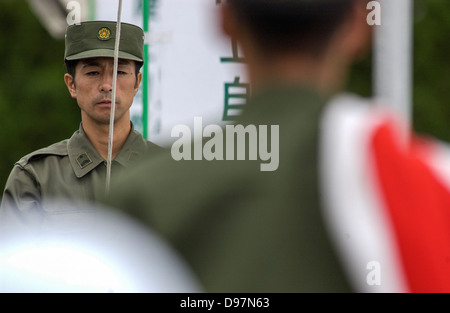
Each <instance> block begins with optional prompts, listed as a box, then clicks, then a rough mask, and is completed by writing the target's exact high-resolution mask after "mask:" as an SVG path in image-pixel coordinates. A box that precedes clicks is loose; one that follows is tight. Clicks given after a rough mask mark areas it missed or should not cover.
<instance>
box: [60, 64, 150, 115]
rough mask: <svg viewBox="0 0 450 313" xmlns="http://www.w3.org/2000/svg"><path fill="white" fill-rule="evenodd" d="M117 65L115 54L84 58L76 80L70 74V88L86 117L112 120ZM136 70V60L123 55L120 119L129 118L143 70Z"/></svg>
mask: <svg viewBox="0 0 450 313" xmlns="http://www.w3.org/2000/svg"><path fill="white" fill-rule="evenodd" d="M113 69H114V59H113V58H91V59H83V60H80V61H79V62H78V64H77V66H76V68H75V81H73V80H72V83H71V81H70V78H69V79H67V78H66V84H67V86H68V88H69V92H70V94H71V95H72V97H73V98H76V99H77V102H78V106H79V107H80V109H81V115H82V118H83V120H84V119H90V120H92V121H94V122H96V123H100V124H109V119H110V112H111V111H110V110H111V100H112V99H111V97H112V87H113ZM135 71H136V68H135V64H134V61H130V60H122V59H119V62H118V71H117V83H116V104H115V105H116V107H115V108H116V110H115V114H114V117H115V121H116V122H117V121H118V120H120V119H123V118H126V119H128V120H129V109H130V106H131V104H132V103H133V98H134V96H135V95H136V93H137V91H138V88H139V84H140V82H141V78H142V74H141V73H138V75H137V76H136V73H135ZM69 76H70V75H69ZM70 77H71V76H70Z"/></svg>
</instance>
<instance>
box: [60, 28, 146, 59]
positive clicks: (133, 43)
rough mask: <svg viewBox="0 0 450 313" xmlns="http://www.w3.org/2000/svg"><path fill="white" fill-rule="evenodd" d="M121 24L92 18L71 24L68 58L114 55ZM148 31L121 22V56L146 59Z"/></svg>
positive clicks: (67, 48) (65, 55)
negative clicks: (118, 27)
mask: <svg viewBox="0 0 450 313" xmlns="http://www.w3.org/2000/svg"><path fill="white" fill-rule="evenodd" d="M116 28H117V23H116V22H112V21H88V22H82V23H79V24H73V25H69V26H68V27H67V29H66V34H65V41H66V49H65V53H64V59H65V60H69V61H70V60H79V59H85V58H94V57H114V47H115V38H116ZM143 47H144V31H143V30H142V29H141V28H140V27H138V26H136V25H132V24H128V23H121V33H120V44H119V58H121V59H128V60H134V61H141V62H143V61H144V49H143Z"/></svg>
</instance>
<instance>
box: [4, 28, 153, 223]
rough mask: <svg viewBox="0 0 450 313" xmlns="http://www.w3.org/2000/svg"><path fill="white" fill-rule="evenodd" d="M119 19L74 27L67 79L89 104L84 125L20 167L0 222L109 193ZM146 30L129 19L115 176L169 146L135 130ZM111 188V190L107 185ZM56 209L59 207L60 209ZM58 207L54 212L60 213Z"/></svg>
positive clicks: (121, 65) (83, 108) (11, 181)
mask: <svg viewBox="0 0 450 313" xmlns="http://www.w3.org/2000/svg"><path fill="white" fill-rule="evenodd" d="M115 32H116V23H115V22H106V21H95V22H84V23H81V24H80V25H72V26H69V27H68V28H67V31H66V39H65V40H66V48H65V55H64V60H65V63H66V69H67V73H66V74H65V75H64V81H65V83H66V85H67V88H68V90H69V93H70V95H71V96H72V98H75V99H76V100H77V103H78V106H79V107H80V109H81V124H80V128H79V130H77V131H76V132H75V133H74V134H73V136H72V137H71V138H70V139H67V140H63V141H61V142H59V143H55V144H53V145H51V146H49V147H47V148H43V149H40V150H37V151H35V152H32V153H30V154H28V155H27V156H25V157H23V158H22V159H20V160H19V161H18V162H17V163H16V164H15V165H14V167H13V169H12V172H11V173H10V176H9V178H8V180H7V183H6V187H5V190H4V194H3V199H2V204H1V210H0V220H1V221H0V222H1V223H7V222H9V221H11V220H12V219H19V220H21V221H22V222H25V221H26V220H27V219H31V218H33V219H34V218H37V219H38V220H39V218H40V217H41V216H43V215H45V214H59V213H61V212H56V211H58V210H56V211H55V212H47V211H46V208H45V202H46V201H49V200H52V199H54V198H65V199H67V200H71V201H73V202H74V203H80V204H81V207H82V206H83V203H86V202H87V201H96V200H97V199H99V198H103V197H104V194H103V193H104V191H105V188H106V187H105V185H106V161H105V160H107V156H108V135H109V122H110V110H111V95H112V83H113V67H114V62H113V61H114V58H113V56H114V43H115ZM143 36H144V33H143V31H142V29H140V28H139V27H137V26H134V25H131V24H126V23H123V25H122V33H121V43H120V51H119V62H118V75H117V84H116V85H117V88H116V89H117V90H116V111H115V121H114V140H113V150H112V159H113V162H112V170H111V172H112V175H114V174H116V172H117V171H120V170H121V169H122V168H128V167H130V166H131V165H132V164H133V163H134V162H136V161H137V160H139V159H140V158H142V157H143V156H144V155H145V154H147V153H152V152H154V153H156V152H157V151H159V150H161V148H160V147H159V146H157V145H155V144H153V143H151V142H149V141H147V140H145V139H144V138H143V137H142V135H141V134H139V133H138V132H137V131H135V130H134V128H133V125H132V123H131V121H130V106H131V105H132V103H133V98H134V96H135V95H136V93H137V91H138V88H139V84H140V82H141V78H142V74H141V73H140V72H139V70H140V68H141V66H142V64H143V58H144V56H143V41H144V38H143ZM102 187H103V188H102ZM53 208H54V206H53ZM52 211H54V210H52Z"/></svg>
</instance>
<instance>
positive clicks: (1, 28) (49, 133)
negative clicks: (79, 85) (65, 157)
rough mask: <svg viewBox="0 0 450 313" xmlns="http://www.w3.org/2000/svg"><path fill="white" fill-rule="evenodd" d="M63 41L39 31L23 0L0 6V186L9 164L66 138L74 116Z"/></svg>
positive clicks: (76, 120)
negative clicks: (66, 81)
mask: <svg viewBox="0 0 450 313" xmlns="http://www.w3.org/2000/svg"><path fill="white" fill-rule="evenodd" d="M63 58H64V41H60V40H55V39H54V38H53V37H51V36H50V35H49V34H48V33H47V31H46V30H45V29H44V28H43V27H42V26H41V24H40V22H39V21H38V20H37V18H36V17H35V15H34V14H33V13H32V12H31V11H30V8H29V5H28V3H27V2H26V1H25V0H1V1H0V62H1V67H0V68H1V71H0V128H1V132H0V134H1V135H0V151H1V156H2V157H1V162H0V186H1V188H0V189H1V190H2V191H3V186H4V184H5V182H6V179H7V177H8V175H9V172H10V171H11V169H12V166H13V164H14V162H16V161H17V160H19V159H20V157H22V156H24V155H25V154H28V153H30V152H32V151H34V150H36V149H39V148H42V147H45V146H48V145H50V144H52V143H54V142H57V141H60V140H62V139H65V138H68V137H69V136H71V134H72V133H73V132H74V131H75V130H76V129H77V128H78V126H79V123H80V111H79V108H78V106H77V104H76V101H75V100H74V99H72V98H71V97H70V94H69V92H68V91H67V88H66V85H65V84H64V73H65V67H64V60H63Z"/></svg>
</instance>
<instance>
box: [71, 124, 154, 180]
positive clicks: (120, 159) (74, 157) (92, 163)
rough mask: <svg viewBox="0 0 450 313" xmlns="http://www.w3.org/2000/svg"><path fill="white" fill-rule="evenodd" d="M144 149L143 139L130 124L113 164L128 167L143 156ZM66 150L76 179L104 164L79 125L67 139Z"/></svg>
mask: <svg viewBox="0 0 450 313" xmlns="http://www.w3.org/2000/svg"><path fill="white" fill-rule="evenodd" d="M145 147H146V142H145V139H144V138H143V137H142V136H141V135H140V134H139V133H138V132H137V131H136V130H134V125H133V123H131V131H130V134H129V135H128V138H127V140H126V141H125V144H124V145H123V147H122V149H121V150H120V151H119V153H118V154H117V156H116V158H115V159H114V162H117V163H119V164H121V165H122V166H124V167H128V166H130V165H131V164H132V163H133V162H135V161H136V160H137V159H140V158H141V157H142V156H143V155H144V153H145ZM67 150H68V154H69V160H70V164H71V165H72V168H73V171H74V173H75V175H76V176H77V177H78V178H80V177H83V176H84V175H86V174H87V173H89V172H90V171H92V170H93V169H95V168H96V167H97V166H99V165H100V164H106V161H105V160H104V159H103V158H102V157H101V155H100V154H99V153H98V152H97V150H95V148H94V146H93V145H92V143H91V142H90V141H89V139H88V137H87V136H86V133H85V132H84V129H83V125H82V124H81V123H80V128H79V129H78V130H77V131H76V132H75V133H74V134H73V135H72V137H71V138H70V139H69V142H68V144H67Z"/></svg>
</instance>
